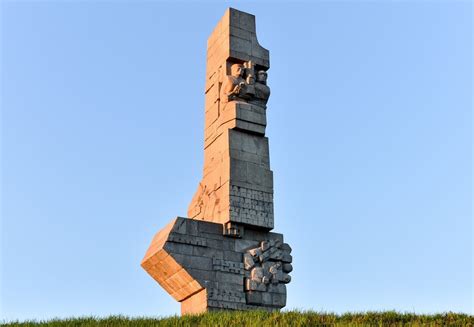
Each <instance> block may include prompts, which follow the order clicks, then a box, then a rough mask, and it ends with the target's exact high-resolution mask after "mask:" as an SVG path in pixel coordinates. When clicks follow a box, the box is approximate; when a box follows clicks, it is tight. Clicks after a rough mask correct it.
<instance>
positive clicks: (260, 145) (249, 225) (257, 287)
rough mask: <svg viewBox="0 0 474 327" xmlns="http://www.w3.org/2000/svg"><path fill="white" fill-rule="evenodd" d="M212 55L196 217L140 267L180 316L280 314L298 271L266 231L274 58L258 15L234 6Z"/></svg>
mask: <svg viewBox="0 0 474 327" xmlns="http://www.w3.org/2000/svg"><path fill="white" fill-rule="evenodd" d="M207 49H208V52H207V68H206V87H205V98H206V101H205V130H204V169H203V178H202V181H201V182H200V184H199V186H198V188H197V191H196V193H195V195H194V197H193V199H192V201H191V203H190V205H189V208H188V216H189V218H191V219H189V218H181V217H178V218H176V219H174V220H173V221H171V222H170V223H169V224H168V225H167V226H166V227H165V228H163V229H162V230H161V231H159V232H158V233H157V234H156V235H155V237H154V238H153V240H152V242H151V245H150V247H149V248H148V251H147V252H146V254H145V257H144V258H143V260H142V263H141V265H142V267H143V268H144V269H145V270H146V271H147V272H148V274H150V276H151V277H152V278H153V279H155V280H156V281H157V282H158V283H159V284H160V285H161V286H162V287H163V288H164V289H165V290H166V291H167V292H168V293H169V294H170V295H171V296H172V297H173V298H174V299H176V300H177V301H179V302H181V312H182V314H193V313H200V312H204V311H212V310H223V309H225V310H251V309H263V310H269V311H271V310H278V309H280V308H282V307H284V306H285V304H286V284H287V283H289V282H290V280H291V278H290V276H289V273H290V272H291V271H292V269H293V267H292V265H291V262H292V256H291V247H290V246H289V245H288V244H287V243H284V240H283V235H282V234H277V233H272V232H270V230H272V229H273V226H274V215H273V173H272V171H271V170H270V154H269V144H268V138H267V137H265V127H266V125H267V120H266V110H267V109H266V103H267V100H268V97H269V95H270V88H269V87H268V86H267V85H266V76H267V73H266V72H267V70H268V69H269V67H270V64H269V53H268V50H266V49H264V48H263V47H261V46H260V45H259V44H258V41H257V36H256V30H255V17H254V16H253V15H250V14H247V13H244V12H241V11H238V10H235V9H232V8H230V9H228V10H227V11H226V13H225V14H224V17H223V18H222V19H221V20H220V22H219V23H218V24H217V26H216V28H215V29H214V31H213V32H212V34H211V36H210V37H209V39H208V44H207ZM177 187H178V186H177Z"/></svg>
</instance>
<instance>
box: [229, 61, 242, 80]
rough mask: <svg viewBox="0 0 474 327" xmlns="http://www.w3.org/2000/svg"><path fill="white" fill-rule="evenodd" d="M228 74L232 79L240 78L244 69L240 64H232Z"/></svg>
mask: <svg viewBox="0 0 474 327" xmlns="http://www.w3.org/2000/svg"><path fill="white" fill-rule="evenodd" d="M230 73H231V75H232V76H234V77H242V76H243V75H244V67H243V66H242V65H241V64H233V65H232V67H231V68H230Z"/></svg>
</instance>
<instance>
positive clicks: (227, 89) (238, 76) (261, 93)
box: [222, 61, 270, 108]
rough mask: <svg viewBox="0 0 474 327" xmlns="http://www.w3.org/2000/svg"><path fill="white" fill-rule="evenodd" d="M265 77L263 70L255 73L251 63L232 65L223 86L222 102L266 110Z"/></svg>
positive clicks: (267, 95)
mask: <svg viewBox="0 0 474 327" xmlns="http://www.w3.org/2000/svg"><path fill="white" fill-rule="evenodd" d="M267 76H268V75H267V72H266V71H264V70H259V71H257V73H255V65H254V64H253V63H252V62H251V61H248V62H245V63H244V64H238V63H236V64H233V65H232V66H231V73H230V75H227V76H226V80H225V82H224V85H223V92H224V96H223V99H222V100H223V102H224V103H226V102H228V101H243V102H248V103H251V104H254V105H257V106H259V107H262V108H266V107H267V102H268V98H269V97H270V88H269V87H268V85H267Z"/></svg>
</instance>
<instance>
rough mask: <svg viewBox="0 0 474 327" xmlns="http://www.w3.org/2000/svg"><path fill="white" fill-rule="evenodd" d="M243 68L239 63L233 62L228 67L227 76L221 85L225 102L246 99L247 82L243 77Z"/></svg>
mask: <svg viewBox="0 0 474 327" xmlns="http://www.w3.org/2000/svg"><path fill="white" fill-rule="evenodd" d="M244 73H245V69H244V66H243V65H241V64H233V65H232V66H231V68H230V75H227V78H226V80H225V82H224V85H223V92H224V95H225V99H224V101H225V100H227V101H225V102H228V101H239V100H240V101H246V100H245V97H246V95H247V94H246V88H247V85H248V84H247V83H246V82H245V79H244Z"/></svg>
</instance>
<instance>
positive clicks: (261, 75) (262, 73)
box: [257, 70, 267, 84]
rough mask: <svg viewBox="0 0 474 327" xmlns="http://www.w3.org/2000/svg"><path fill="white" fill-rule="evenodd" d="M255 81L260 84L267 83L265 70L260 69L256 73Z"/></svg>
mask: <svg viewBox="0 0 474 327" xmlns="http://www.w3.org/2000/svg"><path fill="white" fill-rule="evenodd" d="M257 81H258V82H260V83H262V84H267V72H266V71H264V70H260V71H259V72H258V74H257Z"/></svg>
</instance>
